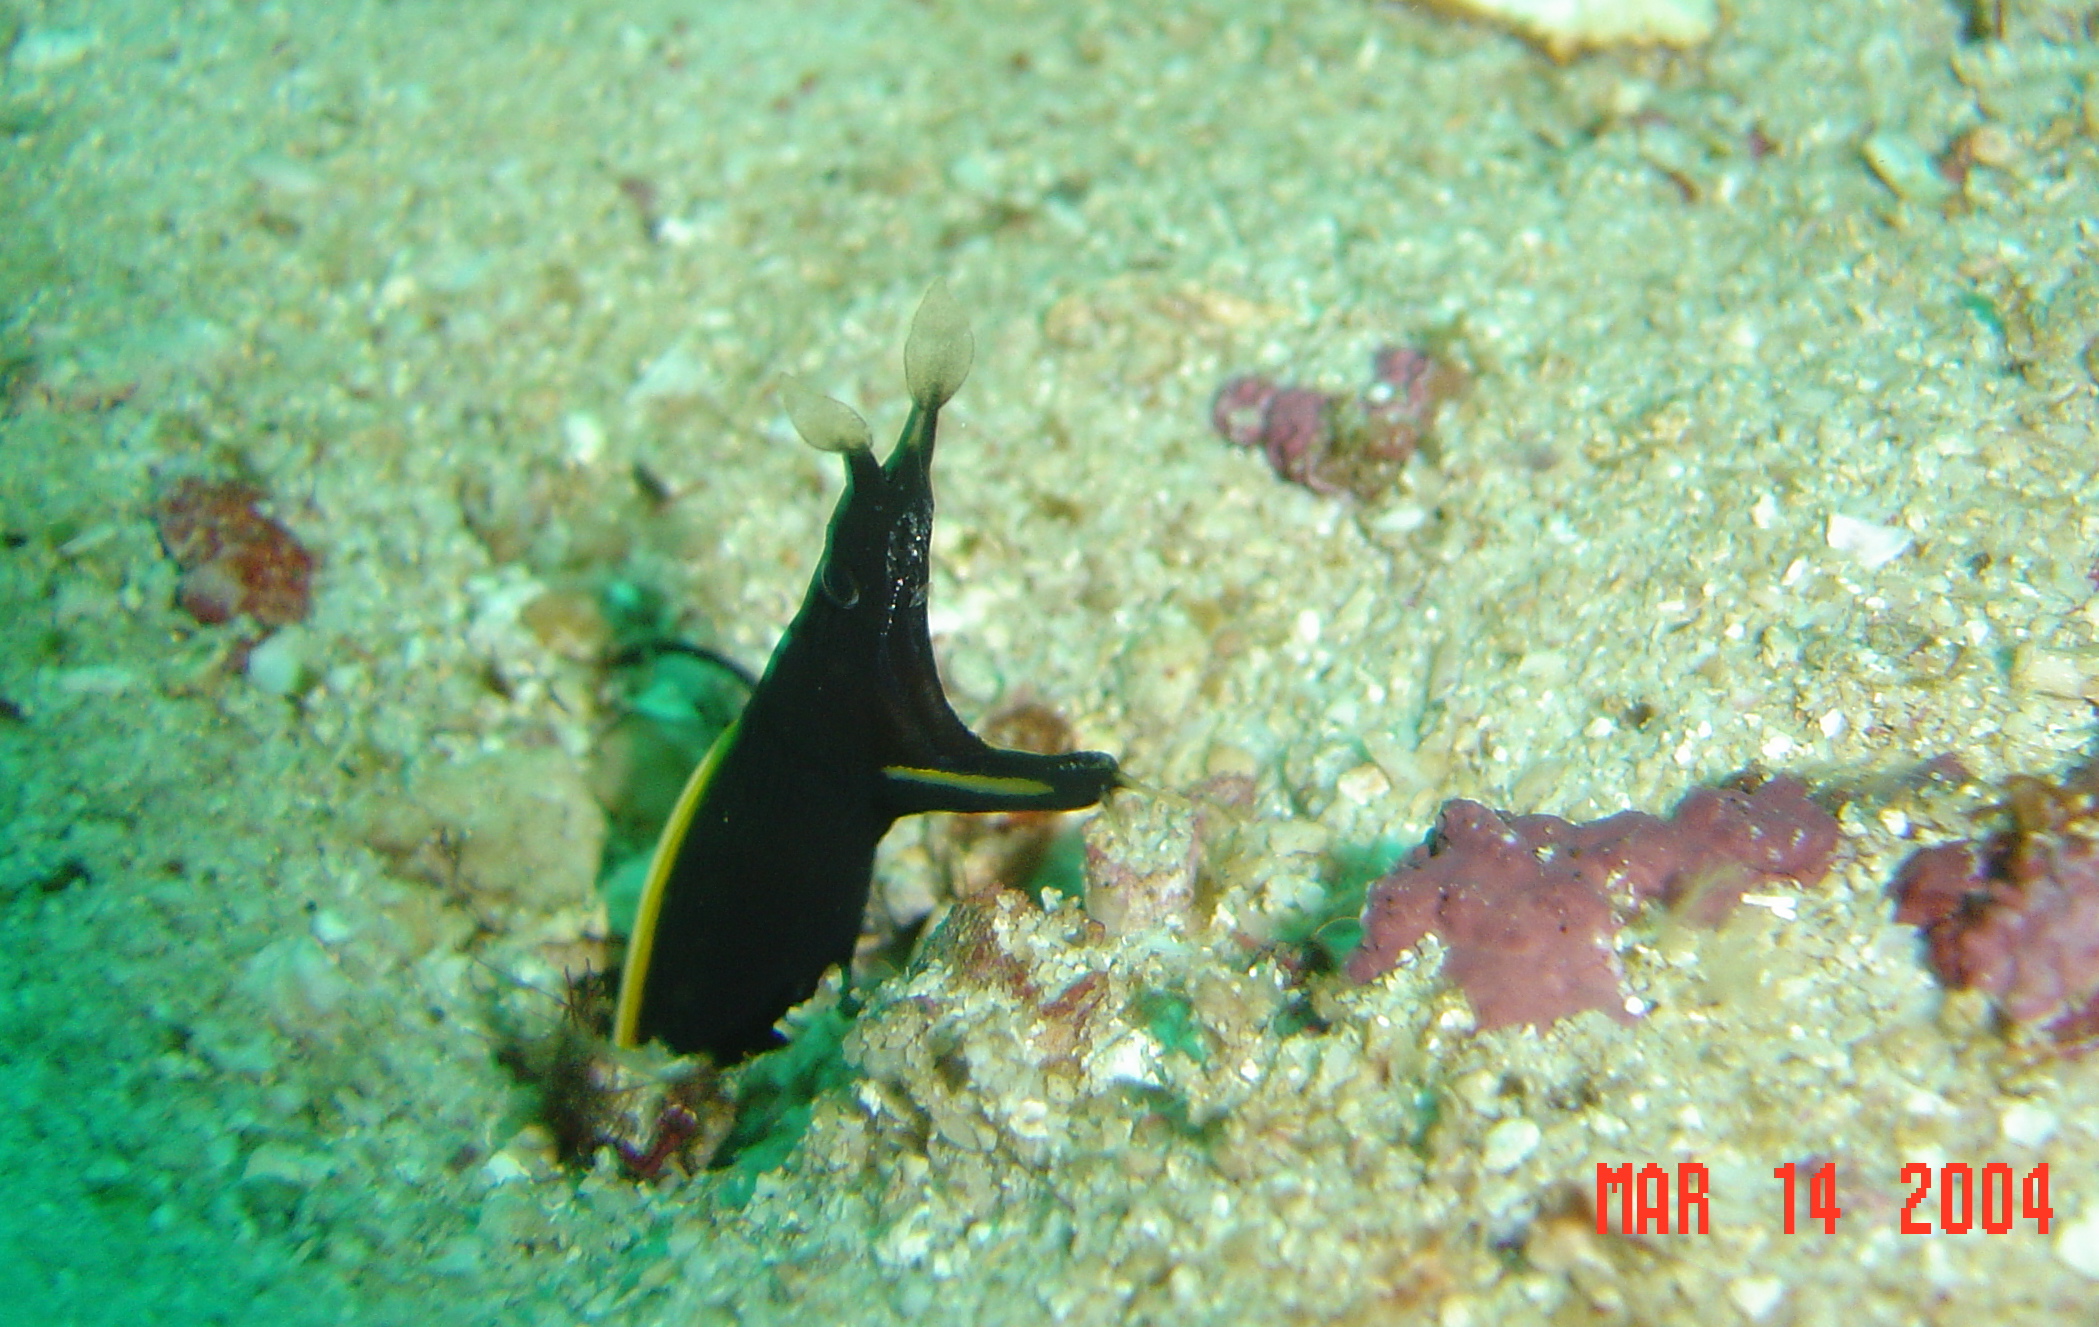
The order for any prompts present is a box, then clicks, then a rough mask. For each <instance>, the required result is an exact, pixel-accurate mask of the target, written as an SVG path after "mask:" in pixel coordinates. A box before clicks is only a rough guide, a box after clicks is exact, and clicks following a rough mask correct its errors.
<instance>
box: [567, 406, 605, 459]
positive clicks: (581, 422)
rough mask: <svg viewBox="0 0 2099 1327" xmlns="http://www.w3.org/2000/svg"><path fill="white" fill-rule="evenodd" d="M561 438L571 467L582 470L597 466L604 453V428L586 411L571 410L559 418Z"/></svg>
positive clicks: (595, 417) (596, 418)
mask: <svg viewBox="0 0 2099 1327" xmlns="http://www.w3.org/2000/svg"><path fill="white" fill-rule="evenodd" d="M561 437H562V441H563V442H564V443H566V444H567V448H568V452H567V460H568V463H569V465H570V466H571V467H573V468H575V469H578V470H582V469H587V468H588V467H590V466H592V465H595V464H597V460H598V457H600V456H602V455H604V453H605V426H604V425H603V424H600V423H599V422H598V417H597V416H596V415H593V414H591V413H590V412H589V411H588V410H571V411H569V412H568V413H567V414H565V415H563V416H562V417H561Z"/></svg>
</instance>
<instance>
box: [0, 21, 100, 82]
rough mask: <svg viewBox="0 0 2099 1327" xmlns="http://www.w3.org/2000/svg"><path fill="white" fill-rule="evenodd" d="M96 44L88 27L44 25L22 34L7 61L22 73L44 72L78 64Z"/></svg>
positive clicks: (91, 30)
mask: <svg viewBox="0 0 2099 1327" xmlns="http://www.w3.org/2000/svg"><path fill="white" fill-rule="evenodd" d="M96 44H97V38H96V36H95V33H94V30H93V29H91V28H46V29H44V30H42V31H39V32H30V33H25V34H23V37H22V40H20V41H18V42H16V43H15V49H14V51H13V52H12V53H10V54H9V56H8V63H10V64H12V65H13V66H14V67H15V68H16V69H18V70H20V71H21V72H23V73H25V74H47V73H50V72H51V71H53V70H56V69H68V68H71V67H72V66H74V65H77V64H79V63H80V62H81V61H82V60H85V59H87V57H88V55H89V53H90V52H92V51H93V50H94V49H95V46H96Z"/></svg>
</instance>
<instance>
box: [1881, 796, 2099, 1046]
mask: <svg viewBox="0 0 2099 1327" xmlns="http://www.w3.org/2000/svg"><path fill="white" fill-rule="evenodd" d="M2007 806H2008V808H2009V810H2010V811H2011V824H2010V825H2009V827H2007V828H2005V829H2001V830H1998V831H1997V832H1995V833H1992V834H1988V835H1985V836H1984V837H1982V838H1978V839H1962V840H1958V841H1956V842H1953V843H1944V844H1940V845H1938V846H1937V847H1932V848H1924V849H1921V850H1919V851H1918V852H1915V853H1913V854H1911V856H1910V858H1909V859H1908V860H1907V861H1905V862H1904V863H1903V864H1902V867H1901V869H1900V870H1899V871H1897V872H1896V874H1895V878H1894V880H1893V881H1892V882H1891V883H1890V884H1889V886H1888V892H1889V893H1890V894H1892V895H1893V896H1894V897H1895V900H1896V907H1895V920H1896V921H1898V922H1901V923H1904V924H1906V925H1910V926H1915V927H1918V928H1919V929H1921V930H1922V931H1923V933H1924V939H1925V947H1926V951H1927V957H1928V958H1929V961H1930V964H1931V969H1932V971H1933V972H1934V973H1936V974H1937V976H1938V978H1939V980H1940V981H1942V982H1944V983H1945V984H1946V985H1948V986H1951V987H1954V988H1956V989H1963V988H1972V989H1974V990H1979V991H1982V992H1984V993H1985V994H1987V995H1988V996H1990V997H1991V999H1992V1000H1994V1001H1995V1002H1996V1005H1997V1008H1998V1010H1999V1011H2000V1012H2001V1013H2002V1014H2003V1015H2004V1017H2006V1018H2007V1019H2009V1020H2011V1021H2012V1022H2013V1023H2016V1024H2021V1025H2025V1026H2037V1027H2040V1028H2042V1029H2043V1030H2044V1031H2045V1032H2046V1033H2047V1034H2048V1035H2049V1037H2051V1038H2052V1039H2053V1040H2054V1041H2055V1043H2056V1045H2057V1046H2058V1047H2060V1048H2062V1049H2064V1050H2066V1051H2070V1052H2073V1053H2081V1052H2083V1051H2086V1050H2089V1049H2091V1048H2092V1046H2094V1045H2099V765H2092V766H2087V767H2085V768H2083V769H2080V770H2078V771H2076V772H2075V773H2073V774H2072V775H2071V776H2070V777H2069V778H2068V779H2066V780H2064V782H2063V783H2061V784H2053V783H2049V782H2046V781H2044V780H2041V779H2035V778H2027V777H2022V778H2018V779H2014V780H2013V781H2012V784H2011V787H2010V789H2009V796H2008V798H2007Z"/></svg>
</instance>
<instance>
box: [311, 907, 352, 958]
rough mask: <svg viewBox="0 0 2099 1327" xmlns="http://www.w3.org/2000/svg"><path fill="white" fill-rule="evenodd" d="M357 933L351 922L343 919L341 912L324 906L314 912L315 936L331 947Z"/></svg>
mask: <svg viewBox="0 0 2099 1327" xmlns="http://www.w3.org/2000/svg"><path fill="white" fill-rule="evenodd" d="M355 934H356V931H355V930H354V929H352V927H351V926H350V923H348V922H346V921H344V920H343V919H342V915H341V914H340V913H337V912H333V911H331V910H329V909H327V908H322V909H321V910H320V911H319V912H316V913H315V914H313V938H314V939H316V940H318V941H320V942H321V943H322V944H324V945H326V946H328V947H329V948H330V949H333V948H335V947H336V946H337V945H340V944H342V943H343V942H344V941H346V940H348V939H349V938H350V937H351V936H352V935H355Z"/></svg>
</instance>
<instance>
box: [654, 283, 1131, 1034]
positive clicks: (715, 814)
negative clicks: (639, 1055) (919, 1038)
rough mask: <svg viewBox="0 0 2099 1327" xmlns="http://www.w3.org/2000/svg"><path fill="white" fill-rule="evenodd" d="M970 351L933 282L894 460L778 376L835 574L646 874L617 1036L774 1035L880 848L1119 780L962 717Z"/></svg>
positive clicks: (820, 580) (784, 641)
mask: <svg viewBox="0 0 2099 1327" xmlns="http://www.w3.org/2000/svg"><path fill="white" fill-rule="evenodd" d="M973 353H974V345H973V342H972V339H971V336H970V332H969V327H968V324H967V322H966V321H965V320H964V319H963V317H962V313H961V310H960V309H959V308H958V307H957V306H956V304H955V302H954V299H953V297H952V296H950V295H949V294H948V293H947V291H946V289H945V287H944V286H941V285H938V284H936V285H935V286H934V287H933V289H932V290H931V291H930V292H929V293H928V294H927V296H926V298H925V301H924V302H923V303H922V304H921V305H920V307H919V311H918V314H917V316H916V317H915V318H914V319H913V321H912V326H911V335H910V338H909V341H908V342H907V344H906V347H905V352H904V362H905V377H906V379H907V382H908V385H909V388H910V392H911V414H910V418H909V420H908V421H907V422H906V423H905V425H904V431H903V435H902V437H901V438H900V439H899V440H898V442H897V445H896V449H895V450H894V451H892V452H891V453H890V455H889V459H888V460H887V462H877V461H876V460H875V457H874V452H873V449H872V447H871V446H870V442H869V433H868V429H867V425H866V424H865V423H864V422H863V421H862V420H861V419H860V417H859V416H858V415H856V414H854V413H853V411H852V410H851V409H850V408H848V407H847V406H845V405H842V404H840V403H839V402H837V401H833V400H830V399H829V398H826V397H823V396H819V395H817V394H816V393H815V392H813V391H811V390H809V389H808V388H806V387H803V386H801V385H800V384H799V383H796V382H794V381H793V380H792V379H783V381H782V395H783V397H784V398H785V400H786V403H787V407H788V413H789V415H790V416H791V417H792V418H793V420H794V423H795V427H796V428H797V430H799V431H800V432H801V434H802V436H803V438H804V439H805V440H806V441H808V442H809V443H810V444H811V445H812V446H815V447H817V448H819V449H822V450H825V451H834V452H838V453H840V454H841V455H842V456H843V457H844V459H845V464H846V489H845V493H844V495H843V496H842V497H841V498H840V499H839V501H838V507H837V510H836V511H835V512H834V513H833V514H832V517H831V525H830V530H829V534H828V536H827V538H826V541H825V548H824V555H823V561H822V562H821V563H820V564H819V566H818V568H817V571H816V575H815V576H814V577H813V578H812V579H811V581H810V584H809V590H808V593H807V595H806V596H805V597H804V599H803V601H802V607H801V610H800V611H799V612H798V613H797V614H796V615H795V618H794V621H793V623H792V624H791V625H790V626H789V627H788V628H787V632H786V634H785V635H784V636H782V637H781V639H780V643H779V645H778V647H777V648H776V649H775V650H774V652H773V657H772V661H771V663H769V664H768V665H767V667H766V670H765V674H764V676H763V677H761V678H760V679H759V682H758V685H757V687H756V689H755V690H753V692H752V693H751V698H750V701H749V703H748V704H747V705H746V706H745V708H744V711H743V713H742V715H741V716H740V717H739V718H738V719H737V720H736V722H735V723H734V724H733V725H732V726H731V727H730V728H729V729H728V730H727V731H725V732H724V733H723V734H722V736H721V737H720V739H719V740H718V741H717V742H716V743H715V745H714V748H713V750H712V751H710V752H709V753H708V755H707V758H706V759H705V760H704V761H702V762H701V764H700V766H699V768H698V769H697V770H696V771H695V772H694V773H693V776H692V778H691V780H690V781H689V782H688V783H687V785H686V788H685V791H684V793H683V795H682V796H681V797H680V798H679V800H678V804H677V807H676V809H675V810H674V811H673V813H672V815H671V818H670V821H669V823H668V824H666V825H665V827H664V831H663V834H662V837H661V838H660V840H659V841H658V844H657V848H656V854H655V857H654V859H653V861H652V862H651V865H650V869H649V875H648V880H647V884H646V886H645V887H644V890H643V894H642V901H641V907H640V910H639V913H638V915H637V917H636V919H635V925H634V930H633V935H632V937H631V938H630V940H629V943H628V949H627V958H626V963H625V966H624V969H623V971H622V974H621V986H620V996H619V1004H618V1008H617V1011H616V1014H615V1017H614V1025H613V1039H614V1041H615V1043H617V1044H619V1045H622V1046H639V1045H643V1044H645V1043H647V1042H650V1041H661V1042H663V1043H664V1044H665V1045H667V1046H668V1047H669V1048H670V1049H672V1050H674V1051H677V1052H680V1053H693V1052H707V1053H709V1054H711V1055H712V1056H713V1057H714V1058H715V1059H716V1060H717V1061H719V1062H722V1063H727V1062H729V1061H732V1060H735V1059H739V1058H741V1057H743V1056H745V1055H748V1054H750V1053H752V1052H754V1051H759V1050H763V1049H766V1048H767V1047H769V1046H772V1045H775V1044H777V1043H778V1041H779V1036H778V1034H777V1033H776V1032H775V1031H774V1024H775V1023H776V1022H777V1021H778V1020H779V1018H780V1016H781V1015H782V1014H784V1013H785V1012H786V1011H787V1010H788V1009H789V1008H791V1007H792V1006H793V1005H795V1004H797V1003H799V1002H800V1001H802V1000H804V999H807V998H808V996H809V995H810V994H811V993H812V992H813V991H814V990H815V988H816V986H817V984H818V982H819V981H820V980H821V979H822V976H823V974H824V971H825V969H827V968H829V967H830V966H831V965H832V964H834V963H846V962H848V961H849V960H850V959H851V957H852V953H853V947H854V943H855V941H856V940H857V938H858V936H859V933H860V925H861V916H862V913H863V911H864V910H865V908H866V906H867V897H868V889H869V882H870V878H871V875H872V871H873V866H874V855H875V845H876V844H877V843H878V842H880V840H881V838H882V835H883V834H884V833H886V832H887V831H888V829H889V827H890V825H891V824H893V823H894V822H895V821H896V820H897V819H898V818H899V817H902V816H907V815H915V814H918V813H920V812H925V811H1058V810H1075V809H1078V808H1081V807H1086V806H1092V805H1093V804H1095V803H1096V802H1098V801H1099V800H1100V799H1101V798H1102V797H1103V796H1104V795H1106V793H1107V792H1109V791H1110V790H1111V789H1113V788H1116V787H1118V786H1120V784H1121V775H1120V773H1119V771H1118V768H1117V765H1116V762H1115V760H1114V758H1113V757H1112V756H1109V755H1106V754H1103V753H1101V752H1095V751H1078V752H1071V753H1068V754H1063V755H1037V754H1033V753H1030V752H1024V751H1010V750H1004V749H1001V748H997V747H993V746H990V745H989V744H987V743H986V742H984V741H983V739H981V738H979V737H978V736H977V735H976V734H975V733H973V732H971V731H970V730H969V728H968V727H967V726H966V725H964V724H963V722H962V721H961V720H960V719H959V718H958V717H956V715H955V712H954V710H953V709H952V708H950V706H949V705H948V701H947V697H946V695H945V694H944V692H943V691H942V688H941V683H940V676H939V673H938V671H937V669H936V668H935V666H934V661H933V650H932V644H931V641H930V639H929V638H928V635H927V629H926V578H927V569H928V564H927V558H928V552H929V541H930V537H931V534H932V529H933V488H932V464H933V441H934V435H935V432H936V430H937V428H938V424H939V418H940V409H941V407H942V406H943V405H945V404H946V403H947V401H948V399H949V398H950V397H952V396H953V395H954V393H955V391H956V390H957V389H958V388H960V387H961V385H962V381H963V379H964V378H965V377H966V376H967V375H968V373H969V366H970V361H971V358H972V356H973Z"/></svg>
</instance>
